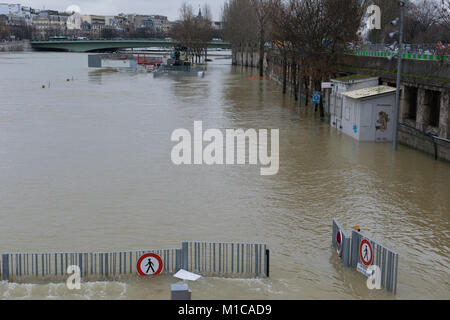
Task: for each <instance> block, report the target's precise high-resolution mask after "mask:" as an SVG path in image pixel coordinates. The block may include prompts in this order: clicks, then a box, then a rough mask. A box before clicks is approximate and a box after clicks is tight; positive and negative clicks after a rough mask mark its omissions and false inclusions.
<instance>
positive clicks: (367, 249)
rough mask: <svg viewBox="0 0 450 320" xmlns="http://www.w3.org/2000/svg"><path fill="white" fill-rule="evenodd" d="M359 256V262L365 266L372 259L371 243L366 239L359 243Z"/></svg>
mask: <svg viewBox="0 0 450 320" xmlns="http://www.w3.org/2000/svg"><path fill="white" fill-rule="evenodd" d="M359 256H360V258H361V262H362V263H363V264H364V265H365V266H367V267H368V266H370V265H371V264H372V261H373V249H372V245H371V244H370V242H369V241H368V240H367V239H363V240H362V241H361V244H360V245H359Z"/></svg>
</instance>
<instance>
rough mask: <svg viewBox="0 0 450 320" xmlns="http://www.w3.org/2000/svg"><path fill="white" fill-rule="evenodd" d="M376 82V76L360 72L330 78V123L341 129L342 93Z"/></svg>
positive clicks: (374, 84)
mask: <svg viewBox="0 0 450 320" xmlns="http://www.w3.org/2000/svg"><path fill="white" fill-rule="evenodd" d="M378 82H379V78H378V77H369V76H366V75H362V74H354V75H350V76H347V77H342V78H338V79H331V87H332V89H331V95H330V125H331V126H332V127H335V128H336V129H338V130H342V117H343V111H344V109H343V103H344V97H343V95H342V94H343V93H344V92H347V91H352V90H358V89H363V88H368V87H373V86H377V85H378Z"/></svg>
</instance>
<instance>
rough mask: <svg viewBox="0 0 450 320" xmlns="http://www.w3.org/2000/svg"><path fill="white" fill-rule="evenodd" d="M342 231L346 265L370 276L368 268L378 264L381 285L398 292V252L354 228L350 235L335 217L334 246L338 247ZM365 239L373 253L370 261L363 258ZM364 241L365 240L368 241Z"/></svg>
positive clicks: (343, 253)
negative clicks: (362, 243)
mask: <svg viewBox="0 0 450 320" xmlns="http://www.w3.org/2000/svg"><path fill="white" fill-rule="evenodd" d="M339 231H341V236H340V237H342V238H341V239H340V240H341V246H342V249H341V250H342V251H341V258H342V261H343V263H344V266H345V267H352V268H355V269H356V270H357V271H363V273H364V274H365V275H366V276H368V274H367V272H366V268H367V267H368V266H377V267H379V268H380V271H381V275H380V280H381V281H380V282H381V283H380V284H381V287H383V288H386V289H387V290H388V291H390V292H393V293H394V294H395V293H396V292H397V277H398V254H397V253H396V252H394V251H393V250H391V249H388V248H386V247H385V246H383V245H381V244H379V243H378V242H376V241H374V240H372V239H370V238H369V237H367V236H365V235H363V234H362V233H360V232H358V231H356V230H353V231H352V236H351V237H349V236H348V235H347V234H346V233H345V231H344V229H343V228H342V227H341V226H340V224H339V223H338V222H337V220H336V219H333V231H332V237H333V238H332V243H333V247H335V248H337V247H338V243H337V242H338V241H337V239H338V238H340V237H338V232H339ZM364 240H366V241H367V243H368V244H370V249H371V254H370V257H371V258H370V261H365V263H363V261H362V260H361V254H360V252H361V250H362V248H361V242H363V241H364ZM366 241H364V242H366ZM361 268H362V269H361Z"/></svg>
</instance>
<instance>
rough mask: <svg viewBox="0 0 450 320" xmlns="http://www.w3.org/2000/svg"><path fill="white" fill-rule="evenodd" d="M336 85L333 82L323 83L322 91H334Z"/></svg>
mask: <svg viewBox="0 0 450 320" xmlns="http://www.w3.org/2000/svg"><path fill="white" fill-rule="evenodd" d="M333 87H334V84H333V83H332V82H322V89H332V88H333Z"/></svg>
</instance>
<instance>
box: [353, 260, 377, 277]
mask: <svg viewBox="0 0 450 320" xmlns="http://www.w3.org/2000/svg"><path fill="white" fill-rule="evenodd" d="M356 271H358V272H360V273H362V274H363V275H365V276H366V277H370V276H371V275H372V273H373V271H372V270H369V268H367V267H366V266H365V265H363V264H362V263H359V262H358V265H357V266H356Z"/></svg>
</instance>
